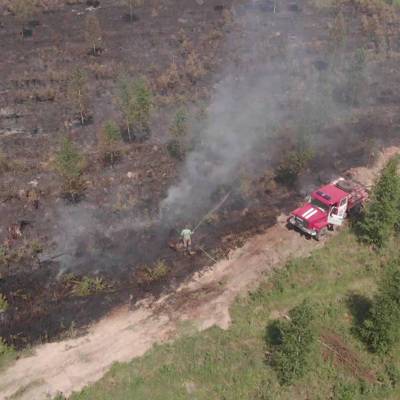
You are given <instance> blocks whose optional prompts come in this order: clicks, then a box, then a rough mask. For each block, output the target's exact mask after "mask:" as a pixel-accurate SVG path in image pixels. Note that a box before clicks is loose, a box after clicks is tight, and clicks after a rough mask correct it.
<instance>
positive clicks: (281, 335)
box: [272, 301, 316, 385]
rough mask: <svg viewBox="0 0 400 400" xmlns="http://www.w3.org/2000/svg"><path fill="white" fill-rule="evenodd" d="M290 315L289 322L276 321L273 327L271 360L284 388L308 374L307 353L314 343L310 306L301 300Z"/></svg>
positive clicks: (308, 358) (308, 359) (308, 361)
mask: <svg viewBox="0 0 400 400" xmlns="http://www.w3.org/2000/svg"><path fill="white" fill-rule="evenodd" d="M289 316H290V320H289V321H277V322H275V323H274V326H273V331H274V332H275V333H274V337H275V346H276V349H275V351H274V353H273V360H272V361H273V366H274V368H275V370H276V371H277V373H278V377H279V380H280V382H281V383H282V384H284V385H289V384H291V383H293V382H294V381H295V380H297V379H298V378H301V377H302V376H304V375H305V373H306V372H308V370H309V368H310V354H311V351H312V347H313V345H314V344H315V342H316V335H315V334H314V329H313V326H312V322H313V319H314V315H313V310H312V306H311V304H309V303H308V302H307V301H304V302H303V303H302V304H300V305H299V306H297V307H295V308H293V309H292V310H291V311H290V312H289Z"/></svg>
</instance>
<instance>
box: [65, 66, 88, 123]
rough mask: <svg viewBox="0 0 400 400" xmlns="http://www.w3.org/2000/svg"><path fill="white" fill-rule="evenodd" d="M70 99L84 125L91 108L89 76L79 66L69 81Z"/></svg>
mask: <svg viewBox="0 0 400 400" xmlns="http://www.w3.org/2000/svg"><path fill="white" fill-rule="evenodd" d="M68 99H69V101H70V103H71V105H72V107H73V109H74V111H75V112H76V113H77V114H79V117H80V120H81V124H82V125H84V124H85V121H86V119H87V117H88V109H89V91H88V78H87V74H86V73H85V71H83V70H82V69H81V68H79V67H77V68H75V69H74V71H73V72H72V74H71V76H70V79H69V81H68Z"/></svg>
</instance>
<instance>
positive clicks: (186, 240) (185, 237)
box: [181, 228, 193, 254]
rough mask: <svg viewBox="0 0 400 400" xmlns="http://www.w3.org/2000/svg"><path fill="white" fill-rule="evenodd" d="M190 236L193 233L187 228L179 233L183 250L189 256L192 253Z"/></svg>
mask: <svg viewBox="0 0 400 400" xmlns="http://www.w3.org/2000/svg"><path fill="white" fill-rule="evenodd" d="M192 235H193V231H192V230H191V229H189V228H185V229H183V230H182V232H181V238H182V242H183V248H184V249H185V251H187V252H188V254H191V252H192Z"/></svg>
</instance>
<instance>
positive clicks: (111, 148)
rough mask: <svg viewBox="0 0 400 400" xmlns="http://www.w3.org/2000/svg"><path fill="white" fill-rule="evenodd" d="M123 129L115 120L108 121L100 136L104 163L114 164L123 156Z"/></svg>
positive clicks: (100, 148)
mask: <svg viewBox="0 0 400 400" xmlns="http://www.w3.org/2000/svg"><path fill="white" fill-rule="evenodd" d="M121 139H122V137H121V130H120V129H119V126H118V125H117V124H116V122H115V121H112V120H110V121H107V122H106V123H105V124H104V126H103V128H102V130H101V131H100V137H99V150H100V154H101V158H102V160H103V162H104V163H106V164H111V165H114V163H115V162H116V161H117V160H118V159H119V158H120V157H121Z"/></svg>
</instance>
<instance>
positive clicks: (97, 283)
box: [71, 276, 108, 297]
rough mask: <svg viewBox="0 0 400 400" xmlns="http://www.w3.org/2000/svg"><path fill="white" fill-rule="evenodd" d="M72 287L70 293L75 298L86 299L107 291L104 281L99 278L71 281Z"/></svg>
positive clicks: (86, 277) (87, 277)
mask: <svg viewBox="0 0 400 400" xmlns="http://www.w3.org/2000/svg"><path fill="white" fill-rule="evenodd" d="M72 283H73V287H72V290H71V293H72V294H74V295H75V296H79V297H86V296H90V295H93V294H96V293H99V292H103V291H104V290H106V289H107V287H108V285H107V283H106V282H105V281H104V279H102V278H100V277H96V278H91V277H89V276H85V277H83V279H81V280H72Z"/></svg>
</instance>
